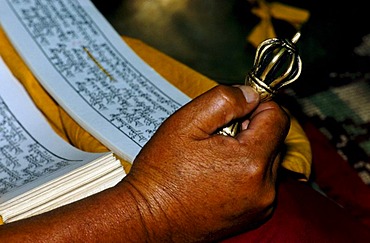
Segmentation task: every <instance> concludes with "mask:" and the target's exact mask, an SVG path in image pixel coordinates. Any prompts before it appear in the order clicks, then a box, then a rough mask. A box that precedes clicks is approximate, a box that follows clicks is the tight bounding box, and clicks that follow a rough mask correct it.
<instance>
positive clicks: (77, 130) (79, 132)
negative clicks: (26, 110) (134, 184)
mask: <svg viewBox="0 0 370 243" xmlns="http://www.w3.org/2000/svg"><path fill="white" fill-rule="evenodd" d="M123 40H124V41H126V43H127V44H128V45H129V46H130V47H131V48H132V49H133V50H134V51H135V52H136V53H137V54H138V55H139V56H140V57H141V58H142V59H143V60H144V61H145V62H146V63H147V64H149V65H150V66H151V67H153V68H154V69H155V70H156V71H157V72H158V73H159V74H160V75H161V76H162V77H164V78H165V79H166V80H168V81H169V82H171V83H172V84H173V85H175V86H176V87H177V88H178V89H180V90H181V91H183V92H184V93H185V94H187V95H188V96H189V97H190V98H195V97H196V96H198V95H200V94H202V93H203V92H205V91H206V90H208V89H210V88H212V87H214V86H216V85H217V83H216V82H214V81H212V80H210V79H208V78H207V77H205V76H204V75H202V74H200V73H198V72H196V71H194V70H192V69H191V68H189V67H187V66H185V65H183V64H181V63H179V62H178V61H176V60H174V59H172V58H171V57H169V56H167V55H165V54H164V53H162V52H160V51H158V50H156V49H154V48H152V47H150V46H148V45H146V44H145V43H143V42H142V41H140V40H137V39H133V38H128V37H123ZM0 55H1V56H2V58H3V59H4V61H5V63H6V64H7V65H8V66H9V68H10V70H12V72H13V74H14V76H15V77H16V78H18V80H19V81H20V82H21V83H22V84H23V86H24V87H25V89H26V90H27V91H28V93H29V95H30V96H31V98H32V99H33V101H34V102H35V104H36V106H37V107H38V108H39V109H40V111H41V112H42V113H43V114H44V115H45V117H46V119H47V120H48V121H49V123H50V125H51V126H52V128H53V129H54V130H55V132H56V133H57V134H59V135H60V136H61V137H62V138H63V139H65V140H66V141H68V142H69V143H71V144H72V145H73V146H75V147H77V148H79V149H81V150H85V151H88V152H102V151H108V148H106V147H105V146H104V145H103V144H102V143H100V142H99V141H98V140H97V139H95V138H94V137H93V136H92V135H91V134H89V133H88V132H87V131H85V130H84V129H83V128H82V127H81V126H80V125H79V124H77V123H76V122H75V121H74V120H73V119H72V118H71V117H70V116H69V115H68V114H67V112H65V111H64V110H63V108H62V107H61V106H59V105H58V103H56V101H55V100H54V99H53V98H52V97H51V96H50V95H49V94H48V93H47V92H46V90H44V88H43V87H42V86H41V85H40V83H39V82H38V81H37V79H36V78H35V77H34V76H33V74H32V72H31V71H30V70H29V69H28V67H27V65H26V64H25V63H24V62H23V60H22V58H21V57H20V56H19V55H18V53H17V52H16V50H15V49H14V48H13V46H12V44H11V43H10V42H9V40H8V39H7V37H6V35H5V33H4V32H3V30H2V29H1V28H0ZM285 144H286V147H287V151H286V154H285V156H284V158H283V162H282V166H283V167H285V168H286V169H288V170H291V171H293V172H295V173H297V174H299V175H301V178H302V179H308V177H309V176H310V173H311V157H312V156H311V148H310V144H309V141H308V139H307V137H306V134H305V133H304V131H303V129H302V128H301V126H300V124H299V123H298V122H297V120H296V119H295V118H294V117H291V128H290V131H289V133H288V136H287V138H286V140H285ZM121 162H122V165H123V166H124V168H125V170H126V172H129V170H130V163H129V162H128V161H125V160H123V159H121Z"/></svg>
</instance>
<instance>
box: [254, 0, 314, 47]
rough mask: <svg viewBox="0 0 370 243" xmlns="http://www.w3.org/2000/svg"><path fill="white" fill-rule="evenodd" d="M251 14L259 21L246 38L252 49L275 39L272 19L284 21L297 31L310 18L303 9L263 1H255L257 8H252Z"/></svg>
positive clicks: (307, 12)
mask: <svg viewBox="0 0 370 243" xmlns="http://www.w3.org/2000/svg"><path fill="white" fill-rule="evenodd" d="M252 13H253V14H254V15H256V16H258V17H259V18H260V19H261V21H260V22H259V23H258V24H257V25H256V26H255V27H254V28H253V30H252V31H251V33H250V34H249V35H248V37H247V40H248V41H249V42H250V43H251V44H252V45H253V46H254V47H257V46H258V45H259V44H260V43H261V42H262V41H264V40H266V39H269V38H274V37H277V36H276V34H275V30H274V27H273V25H272V21H271V19H272V18H275V19H279V20H285V21H287V22H289V23H290V24H292V25H293V26H294V27H295V28H296V29H297V30H298V29H299V28H300V27H301V25H302V24H303V23H305V22H306V21H307V20H308V18H309V17H310V12H309V11H307V10H305V9H301V8H297V7H293V6H289V5H285V4H282V3H279V2H271V3H267V2H266V1H265V0H257V6H256V7H254V8H252ZM292 37H293V36H292Z"/></svg>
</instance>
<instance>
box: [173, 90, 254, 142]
mask: <svg viewBox="0 0 370 243" xmlns="http://www.w3.org/2000/svg"><path fill="white" fill-rule="evenodd" d="M258 103H259V95H258V94H257V93H256V91H254V90H253V88H251V87H249V86H225V85H218V86H216V87H214V88H212V89H210V90H208V91H207V92H205V93H204V94H202V95H200V96H198V97H197V98H195V99H194V100H192V101H191V102H189V103H188V104H186V105H185V106H184V107H182V108H181V109H179V110H178V111H177V112H176V113H177V114H174V116H171V117H170V119H169V121H168V123H170V124H168V125H170V126H171V124H172V125H173V126H176V127H177V130H178V131H179V132H183V133H187V134H192V136H194V138H197V139H203V138H207V137H209V136H210V135H211V134H214V133H215V132H216V131H217V130H218V129H219V128H222V127H224V126H226V125H227V124H228V123H230V122H231V121H232V120H234V119H238V118H242V117H243V116H246V115H247V114H249V113H250V112H252V111H253V110H254V109H255V108H256V107H257V105H258Z"/></svg>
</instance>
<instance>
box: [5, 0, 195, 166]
mask: <svg viewBox="0 0 370 243" xmlns="http://www.w3.org/2000/svg"><path fill="white" fill-rule="evenodd" d="M0 2H1V8H0V23H1V26H2V28H3V29H4V30H5V32H6V33H7V35H8V37H9V39H10V40H11V41H12V43H13V45H14V46H15V48H16V49H17V51H18V52H19V53H20V55H21V56H22V57H23V59H24V60H25V61H26V63H27V65H28V66H29V67H30V69H31V70H32V71H33V73H34V74H35V76H36V77H37V78H38V79H39V81H40V83H41V84H42V85H43V86H44V87H45V89H46V90H47V91H48V92H49V93H50V94H51V95H52V96H53V98H54V99H55V100H56V101H57V102H58V103H59V104H60V105H61V106H62V107H63V108H64V109H65V110H66V111H67V112H68V113H69V114H70V115H71V116H72V117H73V118H74V119H75V120H76V121H77V122H78V123H79V124H80V125H81V126H82V127H83V128H84V129H86V130H87V131H88V132H89V133H91V134H92V135H93V136H95V137H96V138H97V139H99V140H100V141H101V142H102V143H103V144H104V145H105V146H107V147H108V148H109V149H111V150H112V151H113V152H114V153H116V154H117V155H118V156H120V157H122V158H124V159H126V160H128V161H129V162H131V161H133V159H134V158H135V156H136V155H137V154H138V152H139V151H140V149H141V148H142V147H143V146H144V145H145V143H146V142H147V141H148V140H149V139H150V138H151V136H152V135H153V134H154V132H155V131H156V130H157V128H158V127H159V125H160V124H161V123H162V122H163V121H164V120H165V119H166V118H167V117H168V116H169V115H171V114H172V113H173V112H174V111H176V110H177V109H178V108H179V107H181V106H182V105H184V104H185V103H186V102H188V101H189V100H190V98H189V97H187V96H186V95H185V94H183V93H182V92H181V91H179V90H178V89H177V88H175V87H174V86H173V85H172V84H170V83H169V82H168V81H166V80H165V79H164V78H163V77H161V76H160V75H159V74H158V73H156V72H155V70H153V69H152V68H151V67H150V66H148V65H147V64H146V63H145V62H143V61H142V60H141V59H140V58H139V57H138V56H137V55H136V54H135V53H134V52H133V51H132V50H131V49H130V48H129V47H128V46H127V44H126V43H125V42H124V41H123V40H122V38H121V37H120V36H119V35H118V33H117V32H116V31H115V30H114V29H113V28H112V26H111V25H110V24H109V23H108V22H107V21H106V20H105V19H104V17H103V16H102V15H101V14H100V13H99V12H98V10H97V9H96V8H95V6H94V5H93V4H92V3H91V2H90V1H88V0H53V1H49V0H0Z"/></svg>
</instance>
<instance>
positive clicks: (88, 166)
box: [0, 59, 125, 222]
mask: <svg viewBox="0 0 370 243" xmlns="http://www.w3.org/2000/svg"><path fill="white" fill-rule="evenodd" d="M0 87H1V89H0V195H1V196H0V215H1V216H2V219H3V221H4V222H11V221H15V220H18V219H22V218H26V217H29V216H32V215H36V214H39V213H42V212H45V211H49V210H50V209H53V208H56V207H59V206H62V205H65V204H67V203H70V202H73V201H76V200H79V199H81V198H84V197H86V196H89V195H91V194H94V193H96V192H99V191H101V190H104V189H106V188H108V187H111V186H114V185H115V184H117V183H118V182H119V181H120V180H121V179H122V178H123V177H124V176H125V172H124V170H123V167H122V165H121V162H120V161H119V160H117V159H116V158H115V157H114V156H113V154H112V153H111V152H107V153H87V152H84V151H81V150H78V149H76V148H75V147H72V146H71V145H70V144H69V143H67V142H66V141H64V140H63V139H62V138H60V137H59V136H58V135H57V134H56V133H55V132H54V131H53V130H52V128H51V127H50V125H49V124H48V122H47V121H46V119H45V118H44V117H43V115H42V114H41V113H40V111H39V110H38V109H37V107H36V106H35V105H34V104H33V102H32V100H31V99H30V97H29V96H28V94H27V92H26V91H25V90H24V89H23V86H21V85H20V84H19V83H18V80H16V79H15V77H14V76H13V75H12V74H11V72H10V70H9V69H7V67H6V66H5V63H4V62H3V61H2V59H0ZM30 118H32V119H30Z"/></svg>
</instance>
